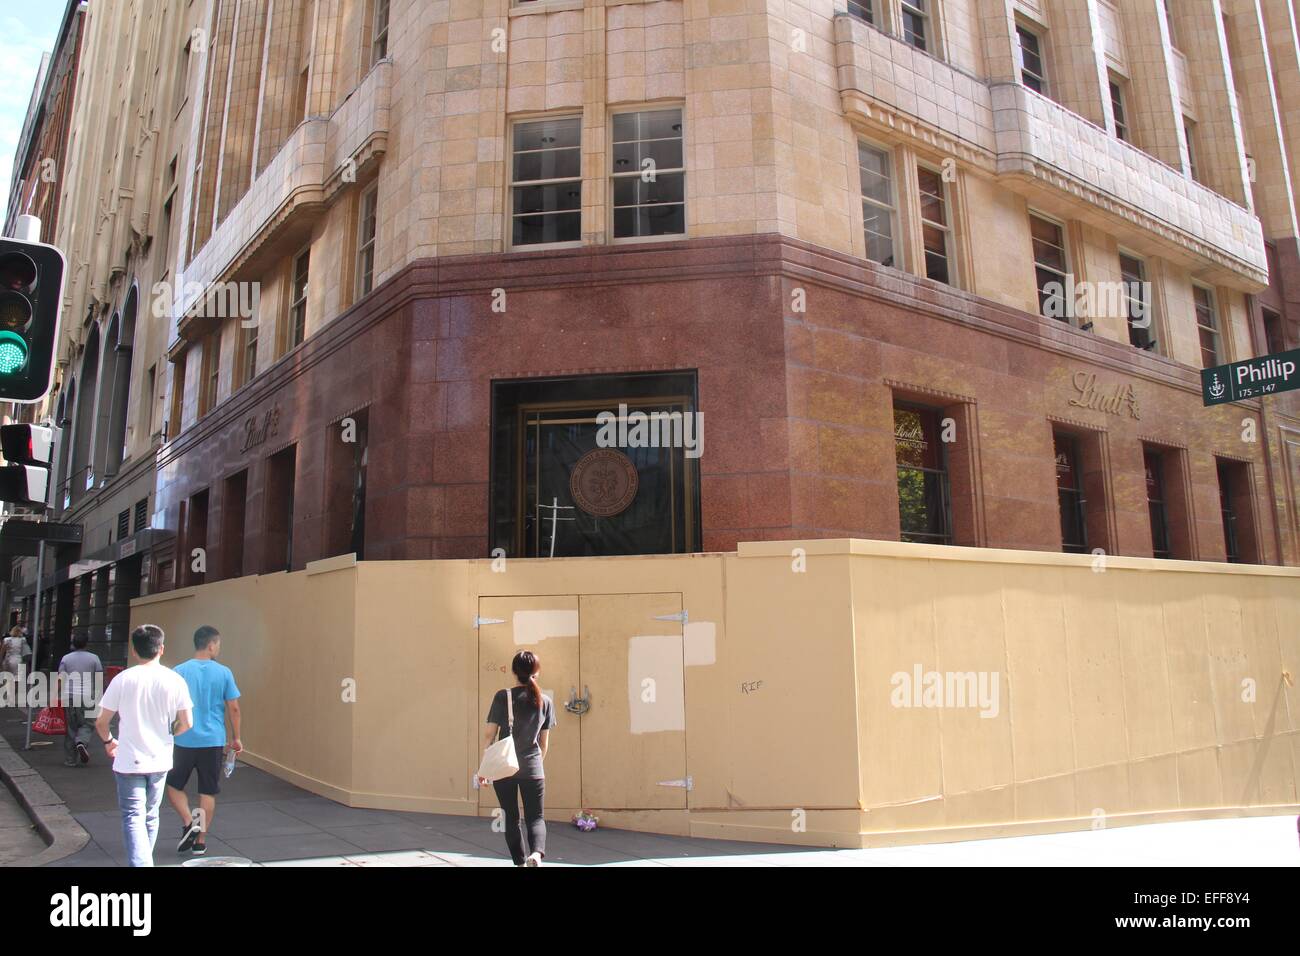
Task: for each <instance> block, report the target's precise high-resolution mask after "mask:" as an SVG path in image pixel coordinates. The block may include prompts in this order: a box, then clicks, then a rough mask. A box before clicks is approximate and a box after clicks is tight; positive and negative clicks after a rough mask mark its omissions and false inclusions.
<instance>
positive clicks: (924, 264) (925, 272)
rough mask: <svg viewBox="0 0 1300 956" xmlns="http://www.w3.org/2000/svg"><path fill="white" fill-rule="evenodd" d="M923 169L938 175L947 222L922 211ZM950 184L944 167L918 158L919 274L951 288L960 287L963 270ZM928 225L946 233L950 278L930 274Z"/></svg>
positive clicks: (945, 243)
mask: <svg viewBox="0 0 1300 956" xmlns="http://www.w3.org/2000/svg"><path fill="white" fill-rule="evenodd" d="M922 170H925V171H926V172H929V173H932V174H934V175H935V176H937V177H938V180H939V189H940V195H939V200H940V202H941V203H942V204H943V211H944V218H945V219H947V220H948V221H947V222H946V223H942V224H940V223H936V222H934V221H933V220H930V219H926V218H925V215H924V213H923V211H922V210H923V209H924V206H925V204H924V202H923V199H922V197H923V195H925V193H923V191H922V188H921V171H922ZM949 185H950V184H949V183H948V182H946V181H945V180H944V178H943V170H942V169H940V168H938V167H935V166H934V165H932V164H930V163H927V162H925V161H923V160H921V159H918V160H917V161H916V203H917V208H916V217H917V222H918V223H919V224H920V232H919V238H920V240H921V249H920V253H921V261H920V262H919V263H918V265H919V266H920V268H919V269H918V270H917V275H919V276H921V277H922V278H925V279H929V280H930V281H931V282H940V283H942V284H944V285H947V286H950V287H951V288H954V289H960V288H961V272H960V270H959V269H958V268H957V237H956V226H955V224H954V222H953V219H954V216H953V211H952V190H950V189H949V188H948V187H949ZM927 226H929V227H931V228H933V229H940V230H942V232H943V234H944V261H945V262H946V263H947V265H948V278H947V279H946V280H945V279H935V278H933V277H932V276H931V275H930V265H929V261H928V257H927V253H926V248H925V229H926V227H927Z"/></svg>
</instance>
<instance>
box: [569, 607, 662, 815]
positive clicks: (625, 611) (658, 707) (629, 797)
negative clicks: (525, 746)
mask: <svg viewBox="0 0 1300 956" xmlns="http://www.w3.org/2000/svg"><path fill="white" fill-rule="evenodd" d="M579 610H580V614H579V620H580V623H581V628H582V638H581V645H582V684H581V685H580V686H579V687H578V694H579V695H580V696H581V698H582V699H584V700H585V702H586V705H587V706H588V710H587V712H586V713H585V714H584V715H583V716H582V717H581V718H579V719H580V720H581V721H582V803H583V806H584V807H589V808H592V809H599V808H604V809H609V810H618V809H647V810H650V809H680V808H685V806H686V786H685V781H686V706H685V703H686V702H685V685H684V679H683V669H682V622H681V619H680V615H681V610H682V599H681V595H680V594H602V595H583V596H582V598H581V599H580V601H579ZM566 700H567V698H566ZM547 773H548V775H549V773H550V770H549V766H548V770H547ZM548 789H549V781H548ZM549 799H550V795H549V793H548V794H547V800H548V803H549Z"/></svg>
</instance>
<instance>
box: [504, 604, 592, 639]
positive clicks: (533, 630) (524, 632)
mask: <svg viewBox="0 0 1300 956" xmlns="http://www.w3.org/2000/svg"><path fill="white" fill-rule="evenodd" d="M513 629H514V634H515V643H516V644H540V643H541V642H542V641H544V640H546V639H547V638H548V637H577V636H578V612H577V611H576V610H572V611H566V610H551V611H515V615H514V623H513Z"/></svg>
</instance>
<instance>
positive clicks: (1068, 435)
mask: <svg viewBox="0 0 1300 956" xmlns="http://www.w3.org/2000/svg"><path fill="white" fill-rule="evenodd" d="M1062 445H1063V446H1065V447H1064V449H1062V448H1061V447H1060V446H1062ZM1081 446H1082V442H1081V441H1080V439H1079V436H1078V435H1076V434H1073V433H1072V432H1068V431H1064V430H1063V429H1061V428H1058V427H1053V428H1052V460H1053V462H1054V463H1055V465H1056V471H1057V479H1056V505H1057V508H1058V510H1059V511H1060V515H1061V550H1062V552H1064V553H1066V554H1087V553H1088V551H1089V548H1088V496H1087V493H1086V492H1085V491H1084V485H1083V453H1082V447H1081ZM1062 450H1064V452H1065V455H1066V457H1067V458H1068V459H1069V466H1070V477H1071V479H1072V480H1073V482H1074V484H1073V487H1070V488H1063V487H1061V479H1060V461H1061V452H1062ZM1067 504H1068V506H1069V507H1070V509H1071V510H1072V511H1073V518H1074V521H1075V522H1076V523H1077V524H1078V528H1079V538H1080V540H1079V541H1077V542H1073V543H1071V542H1069V541H1066V540H1065V514H1066V512H1065V509H1066V507H1067Z"/></svg>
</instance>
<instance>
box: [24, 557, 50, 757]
mask: <svg viewBox="0 0 1300 956" xmlns="http://www.w3.org/2000/svg"><path fill="white" fill-rule="evenodd" d="M44 585H45V542H44V541H39V542H37V545H36V615H35V616H36V624H35V627H33V628H32V673H35V671H36V662H37V661H39V660H40V657H39V656H38V655H39V654H40V652H41V607H42V604H43V603H44V602H43V601H42V598H43V597H44V596H45V587H44ZM27 676H28V677H29V678H30V677H31V673H29V674H28V675H27ZM26 696H27V743H26V745H25V746H24V747H23V749H24V750H31V749H32V695H31V682H30V680H29V681H28V684H27V695H26Z"/></svg>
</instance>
